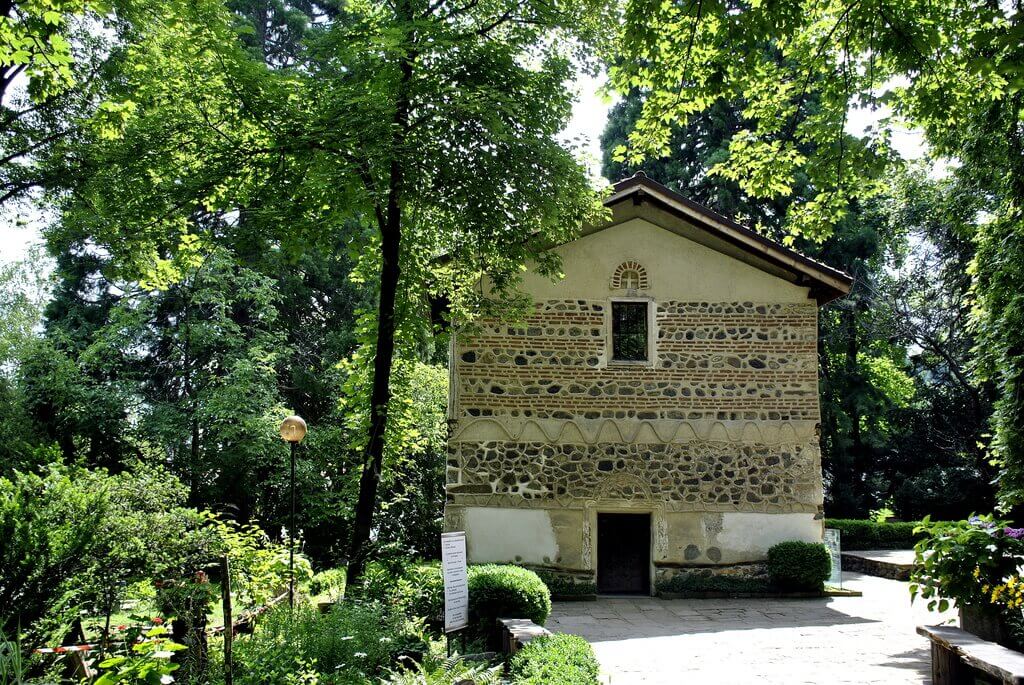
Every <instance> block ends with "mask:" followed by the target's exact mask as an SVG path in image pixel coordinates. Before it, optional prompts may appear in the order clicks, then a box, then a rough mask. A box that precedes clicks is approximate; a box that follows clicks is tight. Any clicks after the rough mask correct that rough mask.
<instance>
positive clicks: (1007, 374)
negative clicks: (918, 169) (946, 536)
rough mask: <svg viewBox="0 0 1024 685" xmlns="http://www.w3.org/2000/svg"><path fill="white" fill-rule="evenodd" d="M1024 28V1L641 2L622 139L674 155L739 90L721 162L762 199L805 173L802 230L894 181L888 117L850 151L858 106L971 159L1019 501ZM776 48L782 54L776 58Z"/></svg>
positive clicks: (818, 226) (991, 353)
mask: <svg viewBox="0 0 1024 685" xmlns="http://www.w3.org/2000/svg"><path fill="white" fill-rule="evenodd" d="M1022 37H1024V11H1022V6H1021V3H1020V2H1011V3H1005V4H993V3H989V2H980V1H978V2H966V3H965V2H953V1H952V0H948V1H944V2H938V3H935V2H896V1H895V0H879V1H872V2H863V1H862V0H841V1H840V2H833V3H818V2H812V1H810V0H787V1H786V2H782V3H779V2H773V3H753V4H749V5H748V4H745V3H732V2H716V3H708V2H705V1H704V0H694V1H692V2H683V3H659V2H655V1H654V0H631V1H630V2H629V3H628V5H627V10H626V26H625V29H624V32H623V41H622V48H623V55H622V59H621V60H620V61H619V62H618V63H617V64H616V66H615V67H614V68H613V70H612V79H613V82H614V83H615V85H616V86H617V87H618V88H619V89H620V90H621V91H623V92H626V91H629V90H631V89H641V90H642V92H643V93H644V94H645V97H644V104H643V113H642V116H641V118H640V120H639V121H638V124H637V126H636V129H635V130H634V131H633V133H632V136H631V139H630V143H629V144H628V145H626V146H623V148H621V149H620V150H619V151H618V153H619V154H620V156H622V157H626V158H629V157H637V158H640V157H643V156H644V155H647V154H652V153H660V152H662V151H663V150H664V148H665V146H666V145H667V143H668V140H669V137H670V134H671V126H672V125H673V124H677V123H684V122H685V121H686V120H687V118H688V117H689V116H690V115H691V114H693V113H694V112H699V111H703V110H706V109H708V108H709V107H711V106H712V105H714V103H716V102H717V101H719V100H722V99H725V100H735V99H738V98H741V99H742V100H743V102H744V109H743V119H744V127H743V128H742V129H741V130H740V131H738V132H737V133H736V134H735V135H734V136H733V137H732V139H731V141H730V143H729V153H730V154H729V156H728V158H727V159H725V160H722V162H721V163H719V164H718V165H717V166H716V167H714V168H713V169H712V172H711V173H714V174H719V175H722V176H725V177H726V178H733V179H736V180H738V181H739V182H740V183H741V185H742V186H743V188H744V189H745V190H746V191H748V192H750V193H751V194H754V195H759V196H775V195H780V194H781V195H791V194H793V193H794V181H795V178H796V177H797V175H798V174H803V175H806V177H807V179H808V180H809V183H810V188H811V190H812V192H810V193H808V194H806V195H802V196H799V197H798V198H797V200H798V202H797V203H796V204H795V205H794V210H793V211H791V212H790V213H789V221H788V228H789V230H790V231H791V232H793V233H794V234H802V235H806V236H809V237H811V238H819V239H820V238H822V237H824V236H827V235H828V234H829V233H831V231H832V228H833V227H834V226H835V225H836V224H837V223H838V222H839V221H840V220H841V219H842V217H843V216H844V215H845V214H847V213H849V212H850V210H851V207H852V205H851V202H856V201H863V200H864V199H865V198H867V197H870V196H872V195H874V194H877V193H878V192H879V190H880V189H881V188H882V187H883V186H882V185H881V183H880V182H879V179H880V178H881V176H880V174H879V170H880V165H882V164H884V163H885V161H886V158H887V154H886V150H887V142H888V139H887V136H888V132H889V130H890V129H889V128H888V127H887V126H885V125H883V126H882V127H880V130H879V131H878V132H877V133H876V134H873V135H871V136H869V137H868V144H867V145H866V146H858V147H851V146H850V145H849V139H848V137H847V135H846V131H845V129H846V123H847V119H848V116H849V110H850V108H851V107H852V106H854V105H864V106H874V105H878V104H881V103H885V104H888V105H890V106H892V107H893V108H894V109H895V112H896V113H897V114H898V115H901V116H902V117H904V118H905V119H907V120H909V121H910V122H912V123H913V124H916V125H917V126H920V127H921V129H922V130H923V131H924V133H925V136H926V138H927V140H928V142H929V143H930V145H931V146H932V147H933V149H934V151H935V152H936V153H938V154H940V155H948V156H951V157H956V158H958V159H959V160H960V161H961V162H962V164H963V166H962V169H961V173H960V176H961V178H963V179H964V180H966V181H967V182H969V183H970V184H971V186H972V187H973V188H974V189H975V190H976V191H978V192H981V193H982V194H983V195H984V196H986V197H987V198H988V203H987V204H988V207H987V209H988V210H989V212H990V213H991V220H988V221H985V222H984V223H983V224H981V225H980V226H979V230H978V233H977V243H978V261H977V267H976V269H975V274H976V285H977V289H978V294H979V303H980V305H981V307H980V309H979V322H980V324H981V325H980V329H979V331H980V341H981V343H982V345H981V349H982V350H983V356H984V358H985V360H986V361H987V363H986V364H984V365H982V367H981V368H980V369H979V372H980V373H981V374H983V375H984V376H985V377H987V378H991V379H992V382H993V383H994V384H995V385H996V386H997V387H998V389H999V399H998V400H997V402H996V411H995V415H994V426H995V428H996V438H995V440H994V441H993V450H994V454H995V456H996V457H997V458H998V459H1000V460H1001V461H1002V463H1003V464H1004V470H1003V478H1002V492H1003V495H1002V496H1003V499H1004V501H1005V502H1006V503H1014V502H1017V501H1019V500H1021V499H1024V486H1022V485H1021V483H1024V476H1022V475H1021V474H1024V468H1022V465H1024V432H1022V431H1021V429H1020V427H1021V426H1022V425H1024V393H1022V392H1021V391H1020V385H1021V383H1022V378H1024V352H1022V351H1024V338H1022V336H1024V333H1022V331H1024V326H1022V325H1021V324H1022V321H1021V320H1020V312H1021V311H1024V307H1022V306H1021V298H1022V297H1024V296H1022V295H1021V292H1022V286H1024V283H1022V282H1021V274H1022V273H1024V269H1021V264H1022V263H1024V209H1022V208H1024V154H1022V153H1024V143H1022V140H1024V123H1022V111H1024V110H1022V107H1021V103H1022V102H1024V99H1022V95H1021V89H1022V87H1024V76H1022V75H1021V73H1020V69H1019V65H1020V64H1021V62H1022V61H1024V40H1022ZM766 46H770V48H771V49H772V50H773V51H778V54H781V55H782V58H783V59H782V60H781V61H780V60H774V59H770V58H769V57H767V56H766V53H765V47H766ZM896 84H899V85H896ZM808 148H810V149H809V150H808ZM872 151H873V152H875V154H867V153H870V152H872Z"/></svg>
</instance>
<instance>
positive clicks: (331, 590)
mask: <svg viewBox="0 0 1024 685" xmlns="http://www.w3.org/2000/svg"><path fill="white" fill-rule="evenodd" d="M346 578H347V575H346V571H345V569H344V568H329V569H327V570H326V571H320V572H319V573H314V574H313V577H312V578H310V579H309V594H310V595H312V596H313V597H319V596H321V595H326V596H327V597H329V598H331V599H332V600H338V599H341V598H343V597H344V596H345V584H346Z"/></svg>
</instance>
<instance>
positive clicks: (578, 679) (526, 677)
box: [508, 634, 600, 685]
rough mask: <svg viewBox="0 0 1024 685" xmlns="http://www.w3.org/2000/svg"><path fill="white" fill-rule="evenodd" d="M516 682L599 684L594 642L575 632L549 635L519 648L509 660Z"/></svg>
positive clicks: (518, 684)
mask: <svg viewBox="0 0 1024 685" xmlns="http://www.w3.org/2000/svg"><path fill="white" fill-rule="evenodd" d="M508 670H509V676H510V677H511V680H512V682H513V683H515V684H516V685H549V684H550V683H558V684H559V685H595V684H596V683H597V682H598V679H597V678H598V673H599V670H600V667H599V666H598V663H597V657H595V656H594V649H593V647H591V646H590V643H589V642H587V641H586V640H584V639H583V638H581V637H577V636H575V635H565V634H559V635H545V636H544V637H539V638H537V639H536V640H531V641H530V642H529V644H527V645H526V646H525V647H523V648H522V649H521V650H519V652H518V653H516V655H515V656H514V657H512V659H511V660H510V661H509V665H508Z"/></svg>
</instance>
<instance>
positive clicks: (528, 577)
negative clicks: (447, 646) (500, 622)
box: [468, 564, 551, 632]
mask: <svg viewBox="0 0 1024 685" xmlns="http://www.w3.org/2000/svg"><path fill="white" fill-rule="evenodd" d="M468 580H469V616H470V620H471V621H472V622H474V623H476V624H477V625H479V626H480V627H481V628H482V629H483V630H484V632H490V631H491V630H492V626H494V625H495V622H496V621H497V619H499V618H528V619H530V620H531V621H533V622H534V623H536V624H537V625H539V626H542V625H544V623H545V622H546V621H547V620H548V615H549V614H550V613H551V593H550V592H549V591H548V586H547V585H545V584H544V581H542V580H541V579H540V577H539V576H538V575H537V574H536V573H534V572H533V571H528V570H527V569H525V568H520V567H518V566H504V565H499V564H484V565H482V566H471V567H470V568H469V579H468Z"/></svg>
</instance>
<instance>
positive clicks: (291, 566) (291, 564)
mask: <svg viewBox="0 0 1024 685" xmlns="http://www.w3.org/2000/svg"><path fill="white" fill-rule="evenodd" d="M280 432H281V437H282V438H284V440H285V442H289V443H291V452H292V468H291V489H292V514H291V518H290V519H289V522H288V606H289V607H290V608H294V607H295V448H296V447H298V446H299V443H300V442H302V438H304V437H306V422H305V421H303V420H302V417H301V416H289V417H288V418H286V419H285V420H284V421H282V422H281V431H280Z"/></svg>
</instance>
